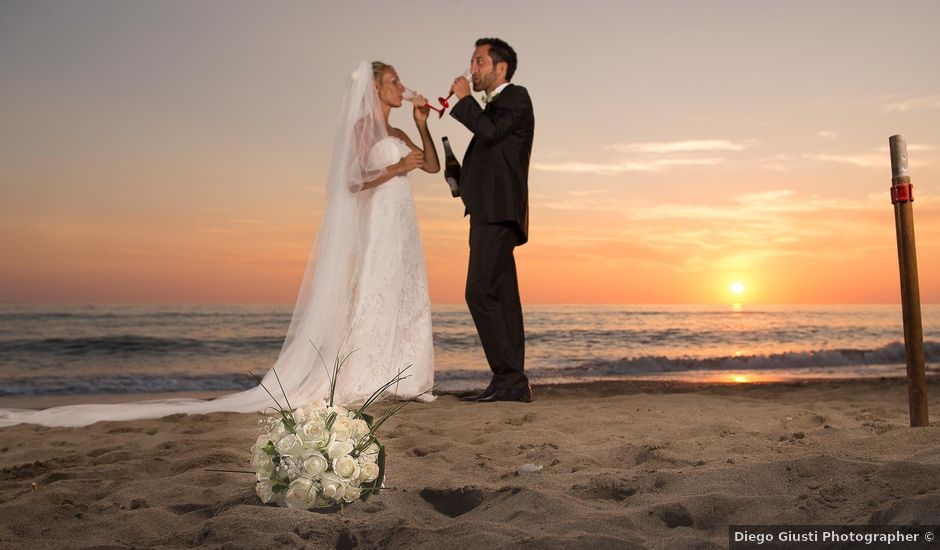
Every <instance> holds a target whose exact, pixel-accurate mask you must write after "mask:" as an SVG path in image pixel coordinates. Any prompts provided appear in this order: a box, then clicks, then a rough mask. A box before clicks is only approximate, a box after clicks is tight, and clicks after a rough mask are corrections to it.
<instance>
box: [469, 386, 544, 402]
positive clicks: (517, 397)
mask: <svg viewBox="0 0 940 550" xmlns="http://www.w3.org/2000/svg"><path fill="white" fill-rule="evenodd" d="M496 401H518V402H520V403H531V402H532V388H531V387H529V386H526V387H524V388H516V389H512V390H496V391H494V392H493V393H492V394H491V395H489V396H487V397H483V398H480V399H477V403H494V402H496Z"/></svg>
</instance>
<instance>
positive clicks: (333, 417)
mask: <svg viewBox="0 0 940 550" xmlns="http://www.w3.org/2000/svg"><path fill="white" fill-rule="evenodd" d="M334 422H336V412H335V411H334V412H331V413H330V416H328V417H326V429H327V430H329V429H330V428H332V427H333V423H334Z"/></svg>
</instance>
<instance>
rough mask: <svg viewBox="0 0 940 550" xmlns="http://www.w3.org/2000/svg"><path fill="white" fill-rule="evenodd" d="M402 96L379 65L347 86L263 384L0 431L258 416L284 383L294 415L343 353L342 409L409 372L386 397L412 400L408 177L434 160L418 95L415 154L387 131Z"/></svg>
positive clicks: (0, 415) (413, 248) (415, 377)
mask: <svg viewBox="0 0 940 550" xmlns="http://www.w3.org/2000/svg"><path fill="white" fill-rule="evenodd" d="M404 91H405V88H404V86H402V84H401V82H400V81H399V78H398V74H397V73H396V71H395V69H394V68H393V67H392V66H390V65H386V64H384V63H381V62H373V63H368V62H362V63H361V64H359V66H358V67H357V68H356V70H355V71H354V72H353V73H352V74H351V75H350V76H349V77H348V78H347V82H346V90H345V96H344V99H343V103H342V107H341V108H340V121H339V127H338V130H337V133H336V140H335V143H334V150H333V158H332V162H331V166H330V175H329V180H328V183H327V208H326V212H325V213H324V217H323V221H322V222H321V225H320V231H319V234H318V236H317V242H316V244H315V245H314V249H313V251H312V252H311V254H310V258H309V260H308V263H307V267H306V270H305V272H304V277H303V282H302V283H301V287H300V292H299V295H298V298H297V303H296V305H295V307H294V314H293V317H292V319H291V323H290V328H289V329H288V332H287V337H286V338H285V340H284V344H283V346H282V348H281V352H280V355H279V356H278V358H277V361H276V362H275V364H274V367H273V368H272V369H271V370H269V371H268V373H267V374H266V375H265V376H264V378H263V379H262V381H261V385H259V386H257V387H254V388H252V389H249V390H246V391H243V392H239V393H234V394H230V395H226V396H223V397H219V398H217V399H213V400H199V399H165V400H156V401H142V402H135V403H123V404H91V405H71V406H64V407H53V408H49V409H44V410H27V409H15V410H0V426H8V425H12V424H19V423H24V422H25V423H33V424H42V425H46V426H84V425H87V424H91V423H94V422H98V421H101V420H134V419H141V418H157V417H161V416H166V415H169V414H176V413H187V414H204V413H210V412H223V411H227V412H251V411H262V410H264V409H266V408H268V407H271V406H272V405H273V402H272V400H271V397H270V396H269V395H268V393H267V391H265V388H267V389H268V390H270V391H271V392H272V393H274V394H275V396H278V397H280V387H281V386H280V385H283V388H284V390H285V392H286V394H287V397H288V400H289V401H290V403H291V404H292V405H294V406H298V405H300V404H304V403H308V402H311V401H322V400H324V399H325V398H326V397H327V395H328V393H329V381H328V369H329V372H330V373H331V372H332V368H333V360H334V358H336V357H339V358H340V359H342V358H344V357H346V356H347V355H348V358H347V360H346V362H345V364H344V366H343V369H342V372H341V373H340V376H339V380H338V382H337V387H336V394H335V396H336V401H337V402H338V403H347V404H348V403H354V402H356V401H362V400H364V399H365V398H367V397H368V396H369V395H371V393H372V392H373V391H374V390H375V389H377V388H378V387H379V386H381V385H382V384H383V383H385V382H386V381H388V380H390V379H391V378H393V377H394V376H395V375H396V374H397V373H398V372H399V371H400V370H401V369H403V368H405V367H409V368H408V370H407V371H406V372H405V375H406V376H407V378H405V379H404V380H402V381H401V382H399V383H398V384H397V385H396V386H393V387H392V388H391V389H390V391H391V392H392V393H393V394H394V395H397V396H403V397H410V396H413V395H417V394H420V393H422V392H424V391H426V390H428V389H429V388H430V387H431V385H432V383H433V379H434V350H433V346H432V341H431V307H430V299H429V296H428V281H427V270H426V268H425V263H424V251H423V249H422V245H421V238H420V235H419V233H418V222H417V217H416V213H415V205H414V199H413V198H412V192H411V182H410V180H409V173H410V172H411V171H412V170H415V169H417V168H420V169H422V170H424V171H425V172H430V173H434V172H437V171H439V170H440V162H439V160H438V157H437V152H436V151H435V149H434V144H433V141H432V139H431V135H430V133H429V132H428V125H427V118H428V112H429V109H427V108H426V107H419V105H424V103H425V102H424V98H422V97H421V96H417V97H416V98H415V108H414V120H415V124H416V125H417V127H418V132H419V134H420V135H421V147H418V146H417V145H415V144H414V142H412V141H411V139H410V138H409V137H408V136H407V135H406V134H405V133H404V132H403V131H401V130H399V129H398V128H394V127H392V126H390V125H389V122H388V117H389V113H390V112H391V110H392V109H394V108H397V107H401V105H402V100H403V93H404ZM321 357H322V361H321ZM324 362H325V363H326V364H325V365H324ZM275 372H276V373H277V378H279V379H280V385H279V384H278V381H277V380H276V379H275ZM262 385H263V386H264V387H262ZM426 397H427V398H429V397H430V396H429V395H427V396H426Z"/></svg>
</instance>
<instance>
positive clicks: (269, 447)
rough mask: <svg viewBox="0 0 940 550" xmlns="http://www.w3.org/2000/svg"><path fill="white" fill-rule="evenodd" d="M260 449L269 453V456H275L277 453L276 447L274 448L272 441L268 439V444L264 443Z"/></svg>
mask: <svg viewBox="0 0 940 550" xmlns="http://www.w3.org/2000/svg"><path fill="white" fill-rule="evenodd" d="M261 450H262V451H264V454H266V455H270V456H277V454H278V453H277V449H275V448H274V442H273V441H270V440H269V441H268V444H267V445H265V446H264V448H263V449H261Z"/></svg>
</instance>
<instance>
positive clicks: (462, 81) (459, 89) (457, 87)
mask: <svg viewBox="0 0 940 550" xmlns="http://www.w3.org/2000/svg"><path fill="white" fill-rule="evenodd" d="M450 89H451V90H452V91H453V92H454V95H456V96H457V99H458V100H461V99H463V98H465V97H467V96H468V95H470V82H468V81H467V79H466V78H465V77H464V76H463V75H460V76H458V77H457V78H455V79H454V85H453V86H451V87H450Z"/></svg>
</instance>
